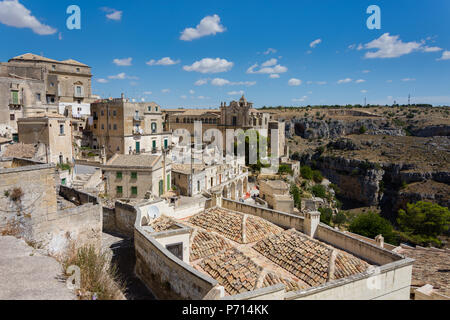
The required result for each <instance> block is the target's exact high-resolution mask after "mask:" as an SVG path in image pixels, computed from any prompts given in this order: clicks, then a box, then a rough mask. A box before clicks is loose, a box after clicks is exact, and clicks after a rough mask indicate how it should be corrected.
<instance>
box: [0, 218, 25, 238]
mask: <svg viewBox="0 0 450 320" xmlns="http://www.w3.org/2000/svg"><path fill="white" fill-rule="evenodd" d="M20 233H21V228H20V223H19V221H17V220H14V221H11V220H10V221H8V223H7V224H6V225H5V227H3V228H2V229H1V230H0V234H1V235H2V236H12V237H18V236H19V235H20Z"/></svg>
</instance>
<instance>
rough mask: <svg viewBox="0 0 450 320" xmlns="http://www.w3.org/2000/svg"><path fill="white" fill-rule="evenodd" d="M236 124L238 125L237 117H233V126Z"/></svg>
mask: <svg viewBox="0 0 450 320" xmlns="http://www.w3.org/2000/svg"><path fill="white" fill-rule="evenodd" d="M236 125H237V118H236V117H233V126H236Z"/></svg>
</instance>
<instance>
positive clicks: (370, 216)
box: [348, 211, 396, 243]
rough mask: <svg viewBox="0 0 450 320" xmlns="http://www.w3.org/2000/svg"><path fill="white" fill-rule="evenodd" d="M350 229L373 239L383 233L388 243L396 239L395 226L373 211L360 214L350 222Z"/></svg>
mask: <svg viewBox="0 0 450 320" xmlns="http://www.w3.org/2000/svg"><path fill="white" fill-rule="evenodd" d="M348 229H349V231H350V232H353V233H356V234H360V235H362V236H364V237H368V238H371V239H373V238H375V237H376V236H378V235H379V234H381V235H383V237H384V239H385V241H386V242H388V243H393V242H395V240H396V239H395V234H394V228H393V227H392V225H391V223H390V222H389V221H388V220H386V219H384V218H383V217H382V216H380V215H379V214H377V213H375V212H372V211H369V212H367V213H363V214H360V215H358V216H357V217H356V218H355V219H354V220H353V221H352V222H351V223H350V226H349V228H348Z"/></svg>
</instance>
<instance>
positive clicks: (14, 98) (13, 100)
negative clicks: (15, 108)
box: [11, 91, 19, 104]
mask: <svg viewBox="0 0 450 320" xmlns="http://www.w3.org/2000/svg"><path fill="white" fill-rule="evenodd" d="M11 103H12V104H19V91H11Z"/></svg>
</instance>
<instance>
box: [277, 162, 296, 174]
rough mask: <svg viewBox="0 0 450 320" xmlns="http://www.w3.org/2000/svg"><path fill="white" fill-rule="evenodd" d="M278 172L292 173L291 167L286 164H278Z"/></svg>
mask: <svg viewBox="0 0 450 320" xmlns="http://www.w3.org/2000/svg"><path fill="white" fill-rule="evenodd" d="M278 174H290V175H293V174H294V172H292V169H291V168H290V167H289V166H288V165H287V164H280V166H279V168H278Z"/></svg>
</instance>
